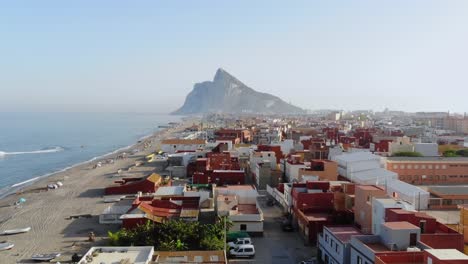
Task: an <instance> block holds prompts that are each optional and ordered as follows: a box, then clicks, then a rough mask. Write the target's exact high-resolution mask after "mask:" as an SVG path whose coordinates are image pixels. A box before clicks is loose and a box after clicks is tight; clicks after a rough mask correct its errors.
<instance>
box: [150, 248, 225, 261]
mask: <svg viewBox="0 0 468 264" xmlns="http://www.w3.org/2000/svg"><path fill="white" fill-rule="evenodd" d="M154 256H155V260H154V263H155V264H157V263H161V264H163V263H164V264H166V263H200V264H203V263H206V264H227V263H228V261H227V256H226V252H225V251H224V250H216V251H158V252H155V254H154Z"/></svg>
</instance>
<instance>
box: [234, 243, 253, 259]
mask: <svg viewBox="0 0 468 264" xmlns="http://www.w3.org/2000/svg"><path fill="white" fill-rule="evenodd" d="M229 255H230V256H231V257H236V258H242V257H243V258H253V257H255V247H254V245H240V246H238V247H236V248H233V249H231V250H229Z"/></svg>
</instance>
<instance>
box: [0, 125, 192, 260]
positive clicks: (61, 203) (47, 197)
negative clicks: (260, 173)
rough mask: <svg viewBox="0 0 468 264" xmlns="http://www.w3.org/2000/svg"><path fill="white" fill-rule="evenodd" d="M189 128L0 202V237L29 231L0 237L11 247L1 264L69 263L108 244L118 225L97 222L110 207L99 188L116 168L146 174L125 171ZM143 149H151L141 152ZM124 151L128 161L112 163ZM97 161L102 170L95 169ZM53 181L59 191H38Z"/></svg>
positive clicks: (53, 177) (160, 134)
mask: <svg viewBox="0 0 468 264" xmlns="http://www.w3.org/2000/svg"><path fill="white" fill-rule="evenodd" d="M190 124H191V123H190V122H189V121H187V122H185V123H182V124H181V125H179V126H178V127H177V128H171V129H164V130H161V131H159V132H156V133H155V134H154V135H152V136H150V137H148V138H146V139H145V140H142V141H141V142H139V143H137V144H135V145H133V146H132V147H130V148H129V149H126V150H124V151H121V152H119V153H115V154H112V155H111V156H106V157H102V158H100V159H98V160H95V161H92V162H89V163H85V164H81V165H79V166H76V167H73V168H71V169H68V170H66V171H63V172H60V173H56V174H54V175H51V176H49V177H46V178H43V179H40V180H39V181H37V182H35V183H33V184H32V185H30V186H28V187H26V188H25V189H24V192H23V193H17V194H13V195H10V196H8V197H5V198H4V199H1V200H0V233H1V232H2V231H3V230H8V229H17V228H24V227H31V231H30V232H28V233H23V234H16V235H10V236H0V241H8V242H12V243H14V244H15V247H14V248H13V249H11V250H7V251H0V263H2V264H9V263H33V261H32V260H31V259H30V258H31V256H32V255H33V254H36V253H52V252H60V253H62V256H61V257H59V258H58V259H57V260H59V261H60V262H61V263H69V262H70V259H71V255H73V254H74V253H79V254H80V253H84V252H85V251H86V250H87V249H89V247H91V246H93V245H105V244H107V242H106V240H105V238H106V237H107V231H108V230H117V229H118V228H119V226H118V225H100V224H99V223H98V219H99V214H101V212H102V211H103V210H104V209H105V208H106V207H108V206H110V205H111V204H108V203H104V202H103V198H102V197H103V194H104V189H103V188H105V187H106V186H109V185H111V184H112V183H113V182H114V181H115V180H118V178H117V177H115V175H117V171H118V170H119V169H122V171H123V172H122V173H121V174H122V175H123V176H124V177H142V176H146V175H148V174H149V173H150V172H151V171H152V170H153V167H151V166H148V165H146V164H145V165H142V166H139V167H134V168H132V170H131V171H127V170H128V168H129V167H133V166H134V165H135V162H136V161H138V160H142V159H144V157H145V156H146V155H147V154H149V153H150V152H152V151H155V150H156V148H157V146H158V144H159V141H160V140H162V139H165V138H169V137H171V135H172V134H173V133H175V132H178V131H181V130H182V129H183V128H185V127H187V126H189V125H190ZM145 144H146V145H148V144H151V146H150V147H147V148H146V149H145ZM122 152H126V153H128V156H127V157H126V158H123V159H116V157H117V156H118V155H120V154H122ZM133 152H135V153H133ZM109 159H113V160H114V162H113V163H109V164H105V161H106V160H109ZM99 161H101V162H102V163H103V165H102V166H101V167H98V168H94V166H95V165H96V164H97V163H98V162H99ZM57 181H61V182H62V183H63V186H62V187H60V188H58V189H51V190H40V189H41V188H42V189H44V187H46V186H47V184H49V183H55V182H57ZM19 198H25V199H26V202H25V203H23V204H21V205H19V206H15V205H14V204H15V202H17V201H18V200H19ZM86 214H89V215H91V217H89V218H84V217H83V218H73V219H70V216H75V215H86ZM90 231H93V232H94V233H95V234H96V238H97V239H96V241H95V242H88V241H87V240H88V233H89V232H90Z"/></svg>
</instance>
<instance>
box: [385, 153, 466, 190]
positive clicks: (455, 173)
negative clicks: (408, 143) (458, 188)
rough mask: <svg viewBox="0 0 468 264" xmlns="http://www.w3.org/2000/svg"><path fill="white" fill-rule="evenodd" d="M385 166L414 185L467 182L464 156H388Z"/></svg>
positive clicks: (402, 179) (401, 178)
mask: <svg viewBox="0 0 468 264" xmlns="http://www.w3.org/2000/svg"><path fill="white" fill-rule="evenodd" d="M386 167H387V170H390V171H393V172H395V173H398V175H399V179H400V180H401V181H404V182H407V183H411V184H416V185H432V184H433V185H440V184H461V183H465V184H466V183H468V158H466V157H453V158H448V157H447V158H446V157H388V158H386Z"/></svg>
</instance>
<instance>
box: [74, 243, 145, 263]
mask: <svg viewBox="0 0 468 264" xmlns="http://www.w3.org/2000/svg"><path fill="white" fill-rule="evenodd" d="M153 253H154V249H153V247H92V248H90V249H89V250H88V252H86V254H84V255H83V257H82V258H81V260H80V261H78V264H101V263H134V264H149V263H151V259H152V258H153Z"/></svg>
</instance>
